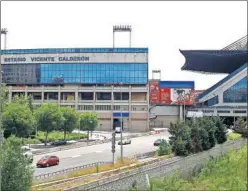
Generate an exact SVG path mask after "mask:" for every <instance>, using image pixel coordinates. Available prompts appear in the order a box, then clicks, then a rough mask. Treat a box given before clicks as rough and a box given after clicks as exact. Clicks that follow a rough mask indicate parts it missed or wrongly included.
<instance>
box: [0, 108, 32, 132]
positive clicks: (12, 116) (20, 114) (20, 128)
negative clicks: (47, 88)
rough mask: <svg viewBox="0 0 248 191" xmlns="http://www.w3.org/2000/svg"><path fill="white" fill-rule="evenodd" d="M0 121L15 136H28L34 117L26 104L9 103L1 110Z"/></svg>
mask: <svg viewBox="0 0 248 191" xmlns="http://www.w3.org/2000/svg"><path fill="white" fill-rule="evenodd" d="M2 123H3V128H4V129H5V130H10V131H11V132H12V133H14V134H15V135H16V136H17V137H28V136H29V135H30V133H31V132H32V131H33V130H34V126H35V118H34V116H33V115H32V112H31V111H30V109H29V108H28V106H27V105H24V104H18V103H11V104H9V105H8V106H7V107H6V108H5V111H4V112H3V115H2Z"/></svg>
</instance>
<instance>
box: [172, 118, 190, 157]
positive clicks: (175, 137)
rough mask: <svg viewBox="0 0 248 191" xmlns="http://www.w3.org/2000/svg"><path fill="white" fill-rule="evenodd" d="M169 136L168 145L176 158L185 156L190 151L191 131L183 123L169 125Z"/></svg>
mask: <svg viewBox="0 0 248 191" xmlns="http://www.w3.org/2000/svg"><path fill="white" fill-rule="evenodd" d="M168 131H169V133H170V134H171V137H170V141H169V143H170V145H171V146H172V151H173V152H174V153H175V154H176V155H178V156H187V155H189V154H190V152H191V150H192V142H191V129H190V128H189V126H188V125H187V124H186V123H184V122H177V123H175V124H173V123H171V124H170V127H169V129H168Z"/></svg>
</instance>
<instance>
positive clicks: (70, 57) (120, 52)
mask: <svg viewBox="0 0 248 191" xmlns="http://www.w3.org/2000/svg"><path fill="white" fill-rule="evenodd" d="M1 54H2V56H1V57H2V58H1V60H2V68H3V71H4V73H3V82H4V83H6V84H117V83H123V84H147V82H148V49H146V48H115V49H111V48H94V49H93V48H92V49H91V48H89V49H85V48H84V49H80V48H75V49H28V50H2V51H1Z"/></svg>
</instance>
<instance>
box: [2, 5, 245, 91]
mask: <svg viewBox="0 0 248 191" xmlns="http://www.w3.org/2000/svg"><path fill="white" fill-rule="evenodd" d="M115 24H130V25H132V28H133V33H132V47H148V48H149V71H150V72H149V73H150V77H151V71H152V70H154V69H160V70H162V77H161V78H162V80H193V81H195V86H196V89H206V88H209V87H211V86H212V85H214V84H215V83H216V82H218V81H219V80H220V79H222V78H223V77H225V76H226V75H206V74H199V73H193V72H186V71H181V67H182V66H183V65H184V62H185V59H184V57H183V56H182V55H181V53H180V52H179V49H182V50H189V49H191V50H194V49H222V48H224V47H225V46H226V45H228V44H230V43H232V42H234V41H235V40H238V39H239V38H241V37H243V36H245V35H246V33H247V2H245V1H243V2H240V1H238V2H235V1H233V2H228V1H227V2H213V1H212V2H69V1H67V2H62V1H61V2H1V28H8V30H9V34H8V36H7V37H8V39H7V48H8V49H23V48H76V47H82V48H84V47H86V48H87V47H89V48H90V47H112V46H113V42H112V39H113V37H112V25H115ZM1 39H3V37H2V38H1ZM128 42H129V41H128V35H127V34H120V33H119V34H118V35H116V46H117V47H126V46H128ZM1 45H3V40H2V44H1Z"/></svg>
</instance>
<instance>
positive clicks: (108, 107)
mask: <svg viewBox="0 0 248 191" xmlns="http://www.w3.org/2000/svg"><path fill="white" fill-rule="evenodd" d="M96 110H99V111H110V110H111V105H96Z"/></svg>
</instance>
